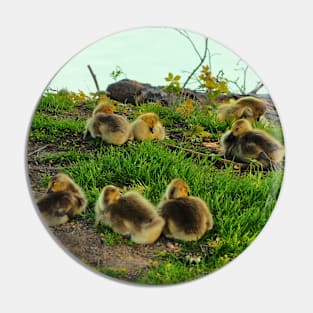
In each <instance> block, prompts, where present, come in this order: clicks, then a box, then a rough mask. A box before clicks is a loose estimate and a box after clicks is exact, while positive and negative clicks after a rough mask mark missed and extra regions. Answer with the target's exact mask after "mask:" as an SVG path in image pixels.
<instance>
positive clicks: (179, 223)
mask: <svg viewBox="0 0 313 313" xmlns="http://www.w3.org/2000/svg"><path fill="white" fill-rule="evenodd" d="M188 194H189V187H188V185H187V183H186V182H185V181H184V180H182V179H174V180H172V181H171V182H170V184H169V185H168V186H167V188H166V191H165V195H164V196H163V200H162V201H161V203H160V204H159V205H158V213H159V214H160V216H162V217H163V218H164V220H165V226H164V230H163V234H164V235H165V236H166V237H168V238H174V239H179V240H184V241H195V240H198V239H200V238H201V237H202V236H203V235H204V234H205V232H206V231H208V230H210V229H212V227H213V218H212V214H211V212H210V210H209V208H208V206H207V205H206V203H205V202H204V201H203V200H201V199H200V198H198V197H193V196H189V195H188Z"/></svg>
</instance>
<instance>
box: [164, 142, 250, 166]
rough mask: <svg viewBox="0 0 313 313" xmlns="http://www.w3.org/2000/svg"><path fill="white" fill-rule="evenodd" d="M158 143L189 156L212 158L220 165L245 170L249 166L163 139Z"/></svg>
mask: <svg viewBox="0 0 313 313" xmlns="http://www.w3.org/2000/svg"><path fill="white" fill-rule="evenodd" d="M160 144H162V145H163V146H166V147H168V148H169V149H170V150H180V151H184V152H185V153H186V154H187V155H189V156H195V157H199V158H208V159H211V160H212V161H213V160H214V161H216V163H217V164H218V165H220V166H225V165H233V168H234V169H235V170H247V169H248V168H249V166H250V164H246V163H238V162H233V161H230V160H226V159H223V158H220V159H214V157H212V156H211V155H209V154H206V153H202V152H197V151H194V150H191V149H186V148H182V147H178V146H175V145H172V144H169V143H166V142H163V141H162V142H160ZM208 150H211V149H208ZM211 151H213V150H211ZM214 154H216V153H214Z"/></svg>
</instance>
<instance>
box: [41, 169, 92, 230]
mask: <svg viewBox="0 0 313 313" xmlns="http://www.w3.org/2000/svg"><path fill="white" fill-rule="evenodd" d="M86 205H87V200H86V196H85V194H84V192H83V191H82V190H81V188H80V187H79V186H78V185H77V184H76V183H75V182H74V181H73V180H72V179H71V178H70V177H69V176H68V175H66V174H63V173H59V174H56V175H55V176H53V177H52V178H51V179H50V181H49V184H48V190H47V194H45V195H44V196H43V197H42V198H40V199H39V200H38V202H37V206H38V208H39V211H40V213H41V215H42V217H43V219H44V221H45V222H46V224H47V225H48V226H56V225H61V224H64V223H66V222H67V221H68V220H69V219H71V218H72V217H74V216H76V215H79V214H81V213H82V212H83V211H84V210H85V208H86Z"/></svg>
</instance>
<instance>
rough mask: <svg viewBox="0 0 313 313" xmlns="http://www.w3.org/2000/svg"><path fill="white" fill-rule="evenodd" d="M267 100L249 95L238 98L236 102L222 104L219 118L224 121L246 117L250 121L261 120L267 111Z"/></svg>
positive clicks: (219, 109)
mask: <svg viewBox="0 0 313 313" xmlns="http://www.w3.org/2000/svg"><path fill="white" fill-rule="evenodd" d="M266 108H267V106H266V102H265V101H264V100H262V99H259V98H256V97H252V96H247V97H242V98H240V99H238V100H236V101H235V102H234V103H230V104H222V105H221V106H219V108H218V114H217V118H218V119H219V120H220V121H221V122H223V121H226V120H229V119H232V120H233V121H236V120H239V119H242V118H246V119H248V120H249V121H251V122H252V121H259V120H260V118H261V116H263V115H264V114H265V112H266Z"/></svg>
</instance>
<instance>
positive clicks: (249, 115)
mask: <svg viewBox="0 0 313 313" xmlns="http://www.w3.org/2000/svg"><path fill="white" fill-rule="evenodd" d="M240 118H246V119H252V118H253V110H252V109H251V108H249V107H246V108H244V110H243V111H242V114H241V117H240Z"/></svg>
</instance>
